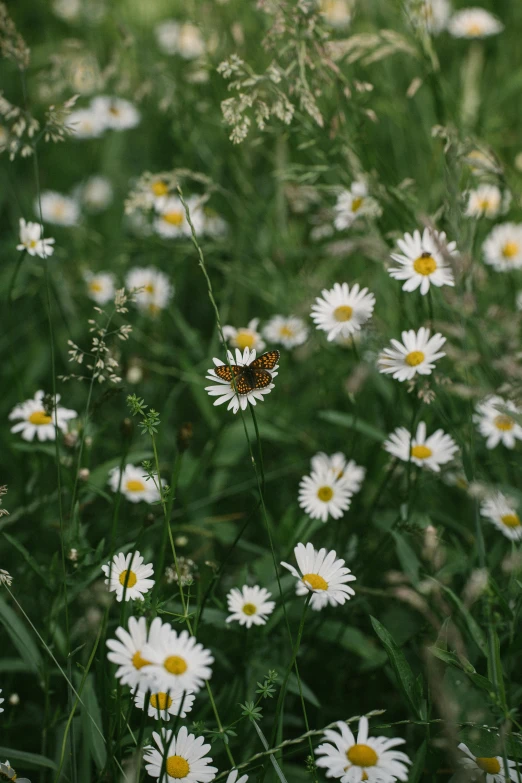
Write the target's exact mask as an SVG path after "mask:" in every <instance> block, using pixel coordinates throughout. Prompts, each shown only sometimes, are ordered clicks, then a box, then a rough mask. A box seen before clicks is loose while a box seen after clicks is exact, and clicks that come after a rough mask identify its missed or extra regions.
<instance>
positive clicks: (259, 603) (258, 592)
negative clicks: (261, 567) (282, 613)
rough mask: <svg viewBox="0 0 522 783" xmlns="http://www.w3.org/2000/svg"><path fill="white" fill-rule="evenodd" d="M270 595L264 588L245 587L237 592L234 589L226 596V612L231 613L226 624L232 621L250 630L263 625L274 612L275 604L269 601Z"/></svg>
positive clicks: (235, 588) (236, 589)
mask: <svg viewBox="0 0 522 783" xmlns="http://www.w3.org/2000/svg"><path fill="white" fill-rule="evenodd" d="M271 597H272V593H269V592H268V590H266V589H265V588H264V587H258V586H257V585H256V586H255V587H248V586H247V585H245V586H244V587H242V588H241V590H238V588H237V587H234V588H233V589H232V590H231V591H230V592H229V594H228V595H227V603H228V611H229V612H232V614H230V615H229V616H228V617H227V623H231V622H232V621H233V620H235V621H237V622H238V623H239V624H240V625H246V627H247V628H251V627H252V625H264V624H265V623H266V621H267V618H268V616H269V615H271V614H272V612H273V611H274V606H275V602H274V601H269V600H268V599H269V598H271Z"/></svg>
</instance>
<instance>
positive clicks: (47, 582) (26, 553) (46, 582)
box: [4, 532, 53, 591]
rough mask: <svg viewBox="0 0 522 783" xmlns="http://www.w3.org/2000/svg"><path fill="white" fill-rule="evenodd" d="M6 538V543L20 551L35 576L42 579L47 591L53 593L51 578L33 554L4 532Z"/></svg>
mask: <svg viewBox="0 0 522 783" xmlns="http://www.w3.org/2000/svg"><path fill="white" fill-rule="evenodd" d="M4 538H5V539H6V541H8V542H9V543H10V544H11V546H12V547H14V548H15V549H16V550H18V552H20V554H21V555H22V557H23V558H24V560H25V562H26V563H27V565H28V566H29V568H31V569H32V570H33V571H34V572H35V574H36V575H37V576H39V577H40V579H41V580H42V582H43V583H44V585H45V586H46V587H47V589H48V590H51V591H52V589H53V588H52V585H51V582H50V580H49V577H48V576H47V574H46V573H45V571H44V570H43V568H42V567H41V566H40V565H39V564H38V563H37V562H36V560H35V559H34V557H33V556H32V554H31V553H30V552H29V551H28V550H27V549H26V548H25V546H24V545H23V544H21V543H20V542H19V541H18V540H17V539H16V538H14V537H13V536H10V535H9V533H5V532H4Z"/></svg>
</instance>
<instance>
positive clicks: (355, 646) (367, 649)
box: [321, 620, 387, 671]
mask: <svg viewBox="0 0 522 783" xmlns="http://www.w3.org/2000/svg"><path fill="white" fill-rule="evenodd" d="M321 635H322V637H323V638H324V639H325V640H326V641H328V642H330V643H331V644H338V645H340V646H341V647H342V648H343V649H344V650H348V652H350V653H353V654H354V655H358V656H359V657H360V658H361V660H362V664H361V671H368V669H375V668H377V667H378V666H382V665H383V663H384V662H385V661H386V659H387V658H386V653H385V652H383V650H382V649H381V648H380V647H379V645H378V644H377V643H376V642H375V640H374V639H373V637H369V636H366V635H365V634H363V632H362V631H360V630H359V628H354V627H352V626H349V625H345V623H344V622H342V621H341V620H327V621H326V622H325V624H324V625H323V628H322V631H321Z"/></svg>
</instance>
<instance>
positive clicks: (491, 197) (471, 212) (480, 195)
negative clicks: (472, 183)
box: [465, 183, 511, 218]
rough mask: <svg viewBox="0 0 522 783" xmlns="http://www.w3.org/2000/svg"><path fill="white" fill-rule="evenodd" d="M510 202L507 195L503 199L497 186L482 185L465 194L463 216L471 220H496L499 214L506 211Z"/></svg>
mask: <svg viewBox="0 0 522 783" xmlns="http://www.w3.org/2000/svg"><path fill="white" fill-rule="evenodd" d="M510 200H511V197H510V195H509V193H506V194H505V196H504V197H503V196H502V191H501V190H500V188H499V187H498V186H497V185H488V184H487V183H484V184H482V185H479V186H478V188H473V189H472V190H470V191H469V192H468V193H467V201H468V203H467V206H466V212H465V215H466V217H472V218H480V217H487V218H496V217H497V216H498V215H499V214H500V213H501V212H506V211H507V210H508V208H509V202H510Z"/></svg>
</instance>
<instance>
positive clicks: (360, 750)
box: [346, 744, 379, 767]
mask: <svg viewBox="0 0 522 783" xmlns="http://www.w3.org/2000/svg"><path fill="white" fill-rule="evenodd" d="M346 758H347V759H348V761H350V762H351V763H352V764H354V765H355V766H356V767H374V766H375V765H376V764H377V762H378V761H379V757H378V755H377V753H376V752H375V751H374V749H373V748H370V746H369V745H359V744H356V745H352V747H351V748H348V750H347V751H346Z"/></svg>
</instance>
